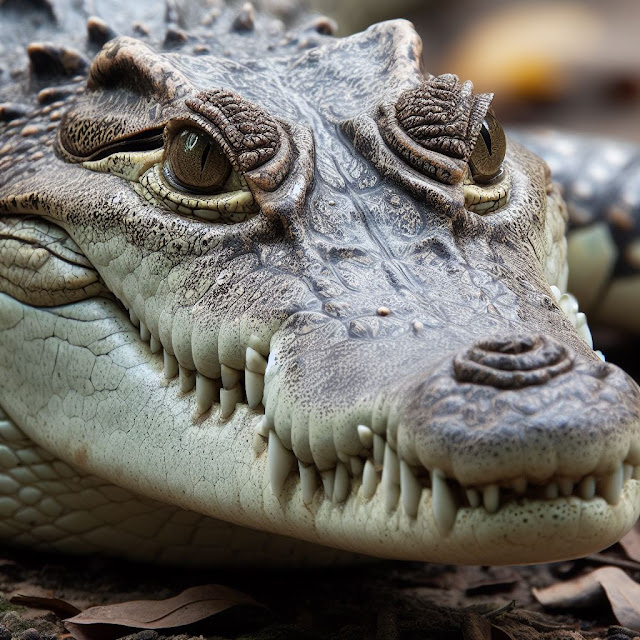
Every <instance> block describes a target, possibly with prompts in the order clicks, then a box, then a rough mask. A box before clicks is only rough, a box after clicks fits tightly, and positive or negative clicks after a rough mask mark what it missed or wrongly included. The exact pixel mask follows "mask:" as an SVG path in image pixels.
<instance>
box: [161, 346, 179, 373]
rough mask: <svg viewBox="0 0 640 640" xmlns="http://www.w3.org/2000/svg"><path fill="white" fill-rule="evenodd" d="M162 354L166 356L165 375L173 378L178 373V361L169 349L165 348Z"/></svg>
mask: <svg viewBox="0 0 640 640" xmlns="http://www.w3.org/2000/svg"><path fill="white" fill-rule="evenodd" d="M162 356H163V358H164V367H163V370H164V377H165V378H166V379H167V380H172V379H173V378H175V377H176V376H177V375H178V361H177V360H176V357H175V356H173V355H171V354H170V353H169V352H168V351H164V349H163V354H162Z"/></svg>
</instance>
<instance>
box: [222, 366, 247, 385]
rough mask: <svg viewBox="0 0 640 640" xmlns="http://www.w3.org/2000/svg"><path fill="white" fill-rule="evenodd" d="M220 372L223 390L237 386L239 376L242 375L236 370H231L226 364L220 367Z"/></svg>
mask: <svg viewBox="0 0 640 640" xmlns="http://www.w3.org/2000/svg"><path fill="white" fill-rule="evenodd" d="M220 371H221V372H222V386H223V387H224V388H225V389H233V388H234V387H236V386H238V382H240V376H241V375H242V372H241V371H238V369H232V368H231V367H228V366H227V365H226V364H221V365H220Z"/></svg>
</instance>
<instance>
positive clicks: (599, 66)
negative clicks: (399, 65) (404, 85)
mask: <svg viewBox="0 0 640 640" xmlns="http://www.w3.org/2000/svg"><path fill="white" fill-rule="evenodd" d="M312 4H313V6H314V8H316V9H317V10H318V11H320V12H322V13H326V14H327V15H329V16H330V17H332V18H335V19H336V20H337V22H338V24H339V26H340V31H339V33H340V34H347V33H351V32H354V31H359V30H361V29H364V28H366V27H367V26H368V25H369V24H371V23H373V22H378V21H380V20H385V19H389V18H399V17H403V18H407V19H409V20H411V21H412V22H413V23H414V24H415V26H416V28H417V30H418V32H419V33H420V35H421V36H422V40H423V44H424V54H423V57H424V64H425V69H426V70H428V71H429V72H431V73H434V74H438V73H445V72H453V73H456V74H458V75H459V76H460V77H461V79H469V80H472V81H473V82H474V85H475V87H476V89H477V90H479V91H493V92H495V94H496V97H495V99H494V103H493V105H494V108H495V110H496V111H497V113H498V115H499V117H500V119H501V121H503V122H508V123H509V124H519V125H527V124H536V125H550V126H558V127H562V128H564V129H569V130H574V131H579V132H588V133H596V134H602V135H607V136H611V137H616V138H620V139H622V140H630V141H635V142H640V1H639V0H606V1H605V0H579V1H578V0H570V1H557V0H447V1H446V2H443V1H441V0H312Z"/></svg>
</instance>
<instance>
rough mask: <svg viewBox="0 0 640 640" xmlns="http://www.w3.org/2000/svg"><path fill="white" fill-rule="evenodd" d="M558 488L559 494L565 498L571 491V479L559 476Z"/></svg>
mask: <svg viewBox="0 0 640 640" xmlns="http://www.w3.org/2000/svg"><path fill="white" fill-rule="evenodd" d="M558 488H559V489H560V495H561V496H564V497H565V498H567V497H568V496H570V495H571V494H572V493H573V480H571V479H570V478H559V479H558Z"/></svg>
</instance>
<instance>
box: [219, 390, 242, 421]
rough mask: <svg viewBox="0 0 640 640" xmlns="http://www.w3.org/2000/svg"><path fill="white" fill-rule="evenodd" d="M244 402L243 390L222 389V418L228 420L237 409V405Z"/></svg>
mask: <svg viewBox="0 0 640 640" xmlns="http://www.w3.org/2000/svg"><path fill="white" fill-rule="evenodd" d="M239 402H242V388H241V387H240V386H237V387H234V388H233V389H225V388H222V389H220V417H221V418H222V419H223V420H226V419H227V418H228V417H229V416H230V415H231V414H232V413H233V412H234V411H235V409H236V405H237V404H238V403H239Z"/></svg>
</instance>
